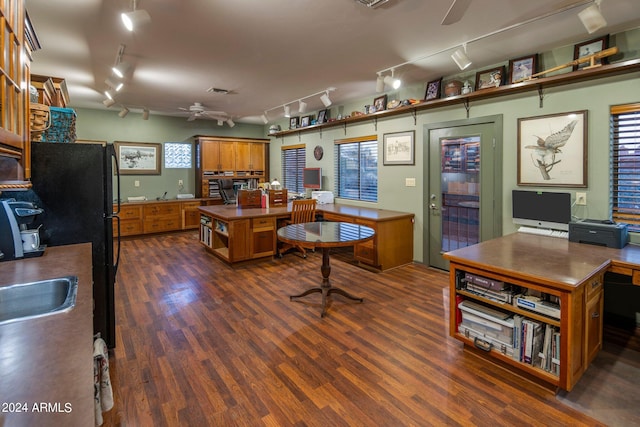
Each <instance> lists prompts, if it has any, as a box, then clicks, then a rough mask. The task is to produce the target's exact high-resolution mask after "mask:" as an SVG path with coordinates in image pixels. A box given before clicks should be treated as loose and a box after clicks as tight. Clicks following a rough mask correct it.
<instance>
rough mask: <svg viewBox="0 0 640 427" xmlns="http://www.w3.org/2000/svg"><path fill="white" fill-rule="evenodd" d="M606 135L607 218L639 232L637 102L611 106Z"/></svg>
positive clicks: (639, 112) (639, 126)
mask: <svg viewBox="0 0 640 427" xmlns="http://www.w3.org/2000/svg"><path fill="white" fill-rule="evenodd" d="M609 134H610V138H609V139H610V168H609V170H610V172H609V175H610V180H609V182H610V191H609V195H610V200H609V207H610V213H611V218H612V219H613V220H614V221H616V222H620V223H624V224H627V225H628V230H629V231H633V232H640V190H635V191H634V190H633V189H632V188H635V189H638V188H640V103H635V104H625V105H614V106H611V109H610V116H609ZM625 163H627V164H629V165H630V166H629V167H627V168H624V167H623V165H624V164H625ZM634 198H635V200H636V202H635V203H633V200H634ZM632 205H633V206H632Z"/></svg>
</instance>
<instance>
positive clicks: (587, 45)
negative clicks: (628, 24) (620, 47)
mask: <svg viewBox="0 0 640 427" xmlns="http://www.w3.org/2000/svg"><path fill="white" fill-rule="evenodd" d="M607 48H609V34H607V35H606V36H602V37H598V38H597V39H593V40H588V41H586V42H582V43H578V44H577V45H575V46H574V47H573V59H580V58H584V57H585V56H590V55H593V54H594V53H598V52H600V51H601V50H605V49H607ZM595 63H596V64H600V65H602V64H606V63H607V58H601V59H596V60H595ZM589 65H590V62H589V61H586V62H582V63H580V64H576V65H574V66H573V71H577V70H581V69H583V68H585V67H588V66H589Z"/></svg>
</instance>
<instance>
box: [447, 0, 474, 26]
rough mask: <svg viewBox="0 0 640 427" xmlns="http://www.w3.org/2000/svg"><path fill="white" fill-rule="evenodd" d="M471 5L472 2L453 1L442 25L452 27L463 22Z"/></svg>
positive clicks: (466, 0)
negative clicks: (460, 21)
mask: <svg viewBox="0 0 640 427" xmlns="http://www.w3.org/2000/svg"><path fill="white" fill-rule="evenodd" d="M470 4H471V0H453V3H451V6H450V7H449V10H448V11H447V14H446V15H445V16H444V19H442V22H441V25H451V24H455V23H456V22H458V21H459V20H461V19H462V17H463V16H464V14H465V12H466V11H467V8H468V7H469V5H470Z"/></svg>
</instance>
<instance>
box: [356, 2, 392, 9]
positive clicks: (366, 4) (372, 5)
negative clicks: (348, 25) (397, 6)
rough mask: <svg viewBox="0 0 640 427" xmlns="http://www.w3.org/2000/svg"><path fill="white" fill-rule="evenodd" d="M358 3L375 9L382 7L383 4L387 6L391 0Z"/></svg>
mask: <svg viewBox="0 0 640 427" xmlns="http://www.w3.org/2000/svg"><path fill="white" fill-rule="evenodd" d="M356 1H357V2H358V3H360V4H363V5H365V6H367V7H370V8H372V9H375V8H376V7H378V6H382V5H383V4H385V3H386V2H388V1H389V0H356Z"/></svg>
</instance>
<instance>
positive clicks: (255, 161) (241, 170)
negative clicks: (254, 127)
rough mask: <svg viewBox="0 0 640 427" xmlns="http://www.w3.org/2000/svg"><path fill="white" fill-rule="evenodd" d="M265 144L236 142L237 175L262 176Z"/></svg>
mask: <svg viewBox="0 0 640 427" xmlns="http://www.w3.org/2000/svg"><path fill="white" fill-rule="evenodd" d="M264 161H265V144H264V143H261V142H240V141H238V142H236V170H237V171H238V174H239V175H241V176H242V175H247V174H248V175H249V176H264V171H265V163H264Z"/></svg>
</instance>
